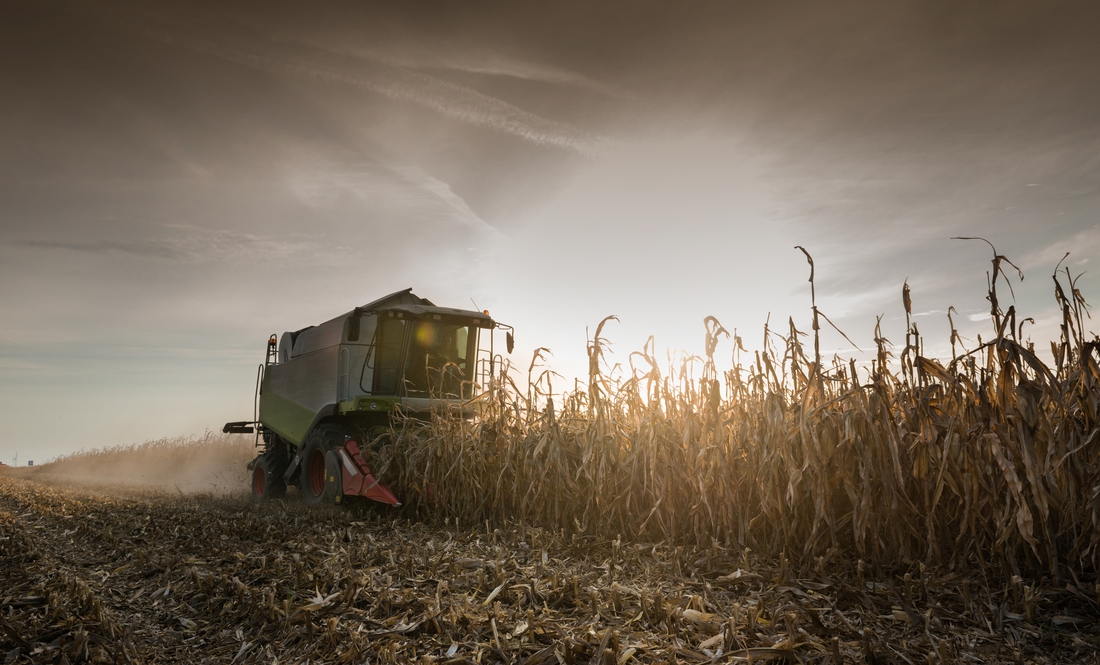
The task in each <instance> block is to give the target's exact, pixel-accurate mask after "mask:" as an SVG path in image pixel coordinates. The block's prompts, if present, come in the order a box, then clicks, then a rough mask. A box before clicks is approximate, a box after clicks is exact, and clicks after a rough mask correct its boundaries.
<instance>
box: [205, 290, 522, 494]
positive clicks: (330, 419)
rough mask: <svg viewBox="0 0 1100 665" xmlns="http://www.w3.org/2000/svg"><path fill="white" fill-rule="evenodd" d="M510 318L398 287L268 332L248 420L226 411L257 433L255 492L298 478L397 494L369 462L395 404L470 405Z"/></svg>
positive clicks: (411, 407) (464, 408)
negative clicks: (313, 321)
mask: <svg viewBox="0 0 1100 665" xmlns="http://www.w3.org/2000/svg"><path fill="white" fill-rule="evenodd" d="M496 331H502V332H504V333H505V347H506V349H507V351H508V352H509V353H511V352H512V347H513V332H512V328H511V327H510V326H507V325H504V324H501V323H498V322H496V321H494V320H493V319H492V318H491V317H490V316H489V313H488V312H477V311H472V310H462V309H452V308H448V307H436V306H435V305H434V304H433V303H432V302H431V301H429V300H426V299H424V298H421V297H419V296H417V295H415V294H413V292H412V289H405V290H404V291H398V292H396V293H391V294H390V295H388V296H386V297H384V298H380V299H378V300H375V301H374V302H372V303H369V304H366V305H363V306H362V307H356V308H355V309H354V310H352V311H350V312H347V313H345V314H342V315H340V316H338V317H336V318H334V319H331V320H329V321H326V322H325V323H322V324H320V325H317V326H310V327H308V328H303V329H301V330H296V331H294V332H285V333H283V334H282V336H281V337H279V338H276V336H275V335H272V336H271V337H270V339H269V340H268V343H267V356H266V359H265V362H264V364H262V365H260V367H259V370H258V373H257V379H256V385H257V390H256V400H255V413H254V417H253V420H251V421H240V422H231V423H226V424H225V427H224V428H223V429H222V431H223V432H227V433H241V434H247V433H253V432H255V433H256V435H257V446H259V445H261V444H260V440H261V438H262V446H263V449H262V452H261V453H260V454H259V455H258V456H257V457H256V458H255V459H254V460H252V462H250V463H249V466H248V468H249V470H250V471H251V472H252V497H253V499H254V500H255V501H260V502H262V501H267V500H268V499H271V498H274V497H279V496H283V495H284V494H285V492H286V488H287V486H288V484H296V485H297V486H298V487H299V488H300V489H301V491H302V496H303V499H304V500H305V501H306V502H308V503H322V502H332V503H339V502H341V501H342V500H344V497H347V496H362V497H366V498H368V499H373V500H375V501H380V502H382V503H388V504H391V505H399V501H398V499H397V497H396V496H395V495H394V493H393V492H392V491H391V490H390V488H388V487H386V486H385V485H384V484H382V483H380V482H379V481H378V480H377V479H376V478H375V477H374V475H373V473H372V471H371V469H370V467H369V465H368V464H367V455H366V454H365V453H366V452H367V449H368V447H369V446H370V445H372V442H376V441H377V440H379V439H382V438H384V434H385V433H386V432H388V431H389V428H390V427H391V425H392V420H391V419H392V418H393V417H394V416H395V415H398V414H400V415H402V416H405V417H410V418H424V417H427V416H428V414H430V412H431V411H432V410H438V409H444V410H448V411H451V412H454V413H456V414H459V415H461V416H464V417H472V416H473V415H474V411H473V406H472V405H473V401H474V398H475V397H477V395H478V394H480V392H481V391H482V390H483V389H484V388H485V387H486V386H488V385H489V382H490V381H491V380H492V377H493V375H494V371H495V368H496V366H497V365H498V363H499V362H500V358H499V356H498V355H496V351H495V341H494V333H495V332H496Z"/></svg>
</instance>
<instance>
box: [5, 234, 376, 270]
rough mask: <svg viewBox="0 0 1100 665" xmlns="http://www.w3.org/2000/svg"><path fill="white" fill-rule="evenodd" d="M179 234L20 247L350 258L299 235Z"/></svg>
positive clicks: (175, 256) (183, 256) (197, 257)
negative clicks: (277, 236) (288, 237)
mask: <svg viewBox="0 0 1100 665" xmlns="http://www.w3.org/2000/svg"><path fill="white" fill-rule="evenodd" d="M167 228H169V229H172V230H174V231H176V233H175V234H174V235H169V236H167V237H161V238H138V239H133V240H92V241H79V240H24V241H19V242H17V243H16V244H18V245H21V246H24V247H35V248H40V249H62V250H71V251H76V252H85V253H89V254H124V255H129V256H136V257H140V258H144V259H154V260H168V261H180V262H186V263H206V262H212V261H236V260H260V259H267V260H279V261H287V262H297V261H307V260H309V259H312V258H315V257H317V256H319V255H321V254H322V253H323V254H324V255H325V256H328V257H332V256H334V255H348V254H354V252H353V251H352V250H350V249H347V248H342V247H335V248H334V247H330V246H328V245H325V244H322V243H320V242H318V241H316V240H313V239H307V238H302V237H301V236H300V235H297V236H296V237H295V238H294V239H292V240H291V239H288V240H278V239H274V238H270V237H262V236H257V235H253V234H250V233H240V232H237V231H230V230H225V229H204V228H200V227H195V226H189V225H167Z"/></svg>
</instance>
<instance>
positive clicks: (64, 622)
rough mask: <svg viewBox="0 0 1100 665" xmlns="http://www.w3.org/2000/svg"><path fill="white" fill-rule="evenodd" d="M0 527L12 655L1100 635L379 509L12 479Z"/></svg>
mask: <svg viewBox="0 0 1100 665" xmlns="http://www.w3.org/2000/svg"><path fill="white" fill-rule="evenodd" d="M0 534H2V535H0V616H2V617H3V621H2V622H0V628H2V634H0V645H2V653H0V657H4V662H5V663H25V662H50V663H64V662H78V661H81V660H85V659H87V660H91V661H93V662H113V663H131V662H141V663H155V662H162V663H176V662H178V663H195V662H219V663H252V662H262V663H270V662H278V663H304V662H307V661H308V662H338V663H363V662H372V663H373V662H411V661H418V662H452V663H459V662H474V663H480V662H501V661H503V662H510V663H511V662H527V663H582V662H583V663H601V662H603V663H610V664H618V665H624V664H625V663H627V662H631V661H640V662H747V661H752V662H764V661H768V660H778V661H780V662H782V661H784V660H786V661H789V662H815V663H827V662H836V661H837V659H838V658H839V659H840V660H841V661H843V662H872V663H888V662H896V663H926V662H1006V663H1013V662H1062V663H1066V662H1098V661H1097V656H1096V654H1097V649H1098V647H1100V640H1098V638H1097V626H1096V613H1095V604H1094V602H1093V600H1092V599H1091V598H1089V597H1087V596H1085V595H1084V594H1078V595H1079V596H1080V597H1077V596H1075V595H1074V594H1072V593H1071V592H1068V591H1064V590H1063V591H1059V590H1056V589H1055V590H1049V589H1045V590H1030V589H1022V590H1020V594H1021V597H1020V598H1014V597H1013V593H1015V591H1014V590H1013V589H1008V590H1005V592H1004V593H1002V594H998V593H992V594H991V593H989V592H987V591H986V590H984V589H981V588H980V587H979V586H978V585H977V584H971V583H970V582H969V581H968V580H963V579H943V578H936V577H935V576H933V575H931V574H929V575H926V576H924V577H921V578H920V579H916V578H912V577H910V578H909V579H905V578H902V579H884V580H878V581H874V580H872V579H870V576H868V578H867V579H865V580H864V581H863V584H862V586H860V584H859V582H858V580H851V581H849V582H844V581H843V580H842V579H840V577H834V576H833V575H832V574H831V573H830V570H829V566H824V565H823V566H822V570H820V571H817V572H816V574H814V575H812V577H809V578H798V577H796V576H795V575H793V574H791V573H790V572H789V571H787V570H785V566H784V565H783V561H778V562H766V561H762V560H760V559H758V558H757V557H756V556H755V555H753V554H752V553H746V552H732V551H728V550H722V549H718V548H713V549H711V550H709V551H705V550H703V551H695V550H688V549H685V548H672V547H668V546H663V545H660V546H653V545H647V544H632V543H619V542H616V541H615V540H613V539H600V538H579V537H570V538H568V539H566V538H564V537H561V536H559V535H556V534H553V533H549V532H546V531H542V530H539V529H532V528H525V527H523V526H515V527H513V528H507V529H501V528H491V527H486V525H472V524H471V525H459V526H458V527H456V526H455V525H454V524H446V525H438V526H429V525H425V524H420V523H410V522H408V521H405V520H404V519H403V518H402V517H400V513H392V512H385V511H383V510H378V509H374V508H369V509H365V508H363V507H359V508H356V507H351V508H347V507H345V508H342V509H325V510H310V509H307V508H305V507H303V506H301V505H299V504H297V503H296V502H294V501H288V502H286V503H279V504H275V505H268V506H261V507H256V506H253V505H251V504H250V503H249V502H248V501H247V499H246V498H244V497H241V498H233V497H220V498H219V497H214V496H209V495H206V496H203V495H182V494H180V493H178V492H173V493H162V494H156V493H150V492H145V491H141V490H134V489H129V490H117V491H114V492H109V491H104V490H102V489H100V490H93V489H88V488H77V487H62V486H56V485H50V484H46V483H44V482H42V481H41V480H30V479H26V478H19V477H17V476H16V475H15V474H13V473H12V472H7V473H4V474H0ZM857 575H858V572H857ZM1071 612H1074V613H1075V614H1070V613H1071ZM5 654H6V655H5Z"/></svg>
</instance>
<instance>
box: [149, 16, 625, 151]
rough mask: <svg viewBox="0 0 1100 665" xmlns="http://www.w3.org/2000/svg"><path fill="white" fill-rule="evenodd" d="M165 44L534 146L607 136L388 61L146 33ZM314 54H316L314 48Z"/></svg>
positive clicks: (586, 146)
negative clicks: (368, 95)
mask: <svg viewBox="0 0 1100 665" xmlns="http://www.w3.org/2000/svg"><path fill="white" fill-rule="evenodd" d="M150 36H151V37H153V38H155V39H159V40H160V41H163V42H167V43H169V44H173V45H177V46H183V47H185V48H189V49H192V50H194V51H198V52H200V53H205V54H207V55H212V56H216V57H219V58H223V59H225V60H229V61H231V62H235V63H238V64H241V65H245V66H248V67H254V68H256V69H262V70H265V71H270V72H275V73H278V74H283V75H286V76H294V77H299V78H308V79H316V80H323V81H329V82H332V83H338V84H343V85H348V86H351V87H354V88H358V89H360V90H366V91H368V92H372V93H376V94H379V95H382V96H384V97H387V98H389V99H392V100H394V101H399V102H409V103H412V104H416V105H418V106H423V107H426V108H429V109H432V110H433V111H436V112H437V113H440V114H442V115H444V116H446V117H448V118H451V119H452V120H456V121H459V122H463V123H467V124H470V125H475V126H479V127H485V128H487V129H490V130H493V131H497V132H501V133H504V134H510V135H512V136H517V137H519V138H522V139H524V140H526V141H530V142H531V143H534V144H536V145H539V146H544V147H557V148H563V149H566V150H571V151H574V152H577V153H580V154H583V155H586V156H595V155H597V154H600V153H601V152H602V151H603V150H604V148H605V147H606V146H607V145H608V143H609V141H608V140H607V139H605V138H603V137H600V136H597V135H595V134H593V133H591V132H588V131H585V130H583V129H581V128H578V127H575V126H573V125H570V124H568V123H564V122H559V121H556V120H550V119H547V118H543V117H541V116H539V115H536V114H534V113H530V112H528V111H524V110H523V109H521V108H519V107H518V106H516V105H514V104H511V103H509V102H506V101H504V100H501V99H497V98H496V97H492V96H490V95H486V94H483V93H480V92H478V91H476V90H472V89H470V88H467V87H464V86H460V85H457V84H454V83H451V82H449V81H444V80H442V79H440V78H437V77H434V76H431V75H429V74H425V73H423V72H418V71H413V70H410V69H407V68H405V67H401V66H397V65H393V64H389V63H387V62H383V61H381V60H375V59H369V58H361V59H360V60H358V61H357V62H356V64H357V65H358V66H356V67H353V68H349V67H346V66H343V65H342V64H337V63H331V62H329V63H322V62H316V60H318V58H316V57H315V58H313V60H315V62H310V61H309V59H307V58H304V57H296V58H291V57H289V56H287V55H279V56H274V55H269V54H266V53H263V52H261V51H260V50H257V49H252V50H246V49H241V48H235V47H231V46H226V45H224V44H220V43H217V42H214V41H209V40H204V39H195V38H189V37H180V36H177V35H173V34H166V33H151V34H150ZM315 55H316V54H315Z"/></svg>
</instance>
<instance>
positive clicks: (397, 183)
mask: <svg viewBox="0 0 1100 665" xmlns="http://www.w3.org/2000/svg"><path fill="white" fill-rule="evenodd" d="M288 183H289V189H290V191H291V192H293V193H294V195H295V196H296V197H298V199H299V200H300V201H302V202H303V203H305V204H307V205H310V206H314V207H326V206H331V205H333V204H335V203H336V201H337V200H338V199H339V198H340V196H342V195H347V196H352V197H354V198H356V199H359V200H360V201H363V202H372V203H378V202H379V200H380V199H387V200H388V201H389V203H390V205H394V206H396V207H398V208H401V209H403V210H406V211H408V210H407V209H408V208H410V207H412V208H415V209H416V210H415V211H411V212H412V213H413V214H411V215H410V216H409V219H411V220H424V219H431V220H432V221H435V222H438V221H443V222H445V223H447V224H458V225H459V226H462V227H465V228H467V229H468V230H470V231H473V232H474V233H476V234H478V235H480V236H483V237H484V236H488V237H497V236H500V235H501V233H500V231H499V230H498V229H497V228H496V227H494V226H493V225H491V224H489V223H488V222H486V221H485V220H484V219H483V218H482V217H481V216H480V215H478V214H477V213H476V212H474V210H473V209H472V208H470V206H469V204H467V203H466V200H465V199H463V198H462V197H461V196H459V195H458V194H456V193H455V191H454V190H453V189H451V186H450V185H449V184H447V183H446V182H443V181H442V180H440V179H438V178H436V177H435V176H433V175H431V174H430V173H428V172H426V171H424V170H423V169H421V168H418V167H416V166H383V165H379V164H367V165H354V164H335V163H327V162H314V163H311V164H305V163H301V162H299V163H297V164H295V168H294V170H293V171H292V172H291V173H290V175H289V177H288Z"/></svg>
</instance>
